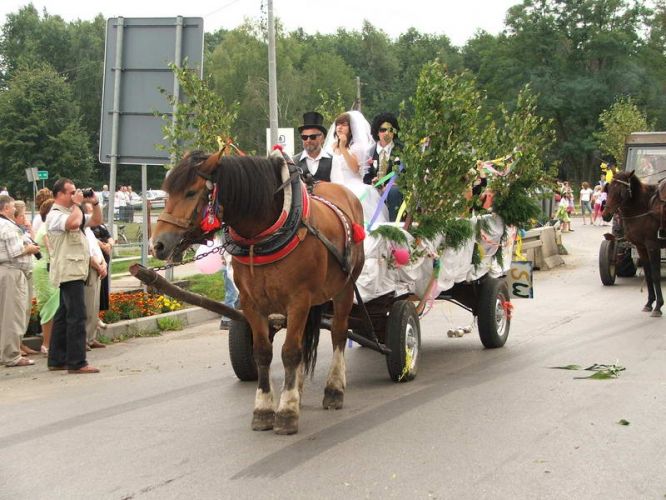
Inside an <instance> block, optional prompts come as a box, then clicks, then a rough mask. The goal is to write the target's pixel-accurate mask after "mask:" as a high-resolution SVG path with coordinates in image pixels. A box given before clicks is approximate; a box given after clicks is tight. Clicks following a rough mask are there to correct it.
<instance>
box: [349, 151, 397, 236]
mask: <svg viewBox="0 0 666 500" xmlns="http://www.w3.org/2000/svg"><path fill="white" fill-rule="evenodd" d="M398 165H399V166H398V171H397V172H396V171H395V170H393V171H392V172H390V173H388V174H386V175H385V176H384V177H382V178H381V179H379V180H378V181H377V182H376V183H375V185H374V187H378V186H381V185H382V183H383V182H384V181H385V180H386V179H388V184H386V186H384V192H383V193H382V196H381V197H380V198H379V203H377V208H375V213H374V214H372V217H371V218H370V222H368V224H367V226H366V228H367V230H368V231H370V230H371V229H372V226H374V225H375V222H377V218H378V217H379V214H380V213H381V212H382V208H383V207H384V203H385V202H386V198H387V196H388V195H389V192H390V191H391V188H392V187H393V184H395V181H396V179H397V178H398V176H399V175H400V172H402V169H403V168H405V166H404V165H403V164H402V163H399V164H398ZM367 194H368V192H367V191H366V192H365V193H363V195H362V196H361V197H360V198H359V199H360V200H363V198H364V197H365V196H366V195H367Z"/></svg>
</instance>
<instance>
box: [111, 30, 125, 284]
mask: <svg viewBox="0 0 666 500" xmlns="http://www.w3.org/2000/svg"><path fill="white" fill-rule="evenodd" d="M116 29H117V30H118V33H117V38H116V61H115V67H114V71H115V74H114V82H113V122H112V125H111V167H110V169H109V211H108V212H107V223H108V225H109V232H110V233H111V235H112V236H114V237H115V233H114V231H113V209H114V201H115V195H116V171H117V169H118V133H119V130H118V129H119V127H118V123H119V122H120V81H121V78H122V68H123V31H124V28H123V18H122V17H119V18H118V22H117V25H116ZM111 279H112V278H111V273H109V290H111Z"/></svg>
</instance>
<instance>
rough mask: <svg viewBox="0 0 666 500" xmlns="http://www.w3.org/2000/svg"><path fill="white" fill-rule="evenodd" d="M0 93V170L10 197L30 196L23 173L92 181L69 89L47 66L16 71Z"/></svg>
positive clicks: (87, 152) (84, 136)
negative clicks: (30, 171) (33, 169)
mask: <svg viewBox="0 0 666 500" xmlns="http://www.w3.org/2000/svg"><path fill="white" fill-rule="evenodd" d="M7 84H8V89H7V90H6V91H4V92H0V116H2V120H0V172H2V179H3V182H6V183H7V184H9V186H10V187H11V190H12V192H13V193H17V194H19V195H23V196H25V194H26V193H29V192H31V188H30V186H29V185H28V183H27V181H26V177H25V169H26V168H28V167H37V168H39V169H40V170H48V172H49V176H50V178H51V179H55V178H57V177H61V176H64V177H69V178H71V179H72V180H74V182H75V183H76V184H78V185H80V186H84V185H86V184H88V183H90V181H91V174H92V169H93V158H92V155H91V154H90V146H89V144H88V136H87V134H86V133H85V132H84V130H83V127H82V126H81V116H80V113H79V109H78V106H77V105H76V103H75V102H74V100H73V98H72V91H71V88H70V86H69V85H68V84H67V83H66V82H65V80H64V78H63V77H61V76H60V75H58V74H57V73H56V71H55V70H54V69H53V68H51V67H49V66H48V65H39V66H33V67H32V68H31V69H29V70H28V69H23V70H22V69H18V70H16V71H15V72H13V76H12V78H11V80H9V81H8V82H7Z"/></svg>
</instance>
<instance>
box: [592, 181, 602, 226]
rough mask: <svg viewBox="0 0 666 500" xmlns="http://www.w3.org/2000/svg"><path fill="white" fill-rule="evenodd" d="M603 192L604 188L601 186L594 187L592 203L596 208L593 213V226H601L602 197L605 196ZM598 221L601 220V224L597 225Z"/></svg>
mask: <svg viewBox="0 0 666 500" xmlns="http://www.w3.org/2000/svg"><path fill="white" fill-rule="evenodd" d="M605 194H606V193H604V192H603V191H602V188H601V186H600V185H599V184H597V185H596V186H594V191H593V192H592V198H591V202H592V204H593V206H594V210H593V211H592V225H594V226H598V225H600V224H601V210H602V209H603V207H602V205H603V201H604V200H603V199H602V196H601V195H605ZM597 220H599V224H597Z"/></svg>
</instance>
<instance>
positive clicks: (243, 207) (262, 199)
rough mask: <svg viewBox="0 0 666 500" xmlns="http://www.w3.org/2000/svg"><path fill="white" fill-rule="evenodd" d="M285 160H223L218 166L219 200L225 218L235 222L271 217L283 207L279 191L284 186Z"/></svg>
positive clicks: (250, 158)
mask: <svg viewBox="0 0 666 500" xmlns="http://www.w3.org/2000/svg"><path fill="white" fill-rule="evenodd" d="M283 164H284V160H283V159H282V158H276V157H269V158H264V157H259V156H222V157H221V158H220V159H219V160H218V162H217V180H218V185H219V186H220V192H219V194H218V200H219V202H220V204H221V205H222V206H223V207H224V214H225V215H227V216H230V217H233V218H238V217H239V216H240V217H245V216H248V215H254V216H256V215H260V216H263V215H265V214H269V213H270V212H271V211H272V210H274V207H275V206H276V204H278V202H279V204H280V206H281V204H282V196H283V195H282V192H280V196H279V197H278V198H279V200H277V199H276V196H275V191H276V189H277V188H278V186H279V185H280V179H281V177H280V171H281V169H282V165H283Z"/></svg>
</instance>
